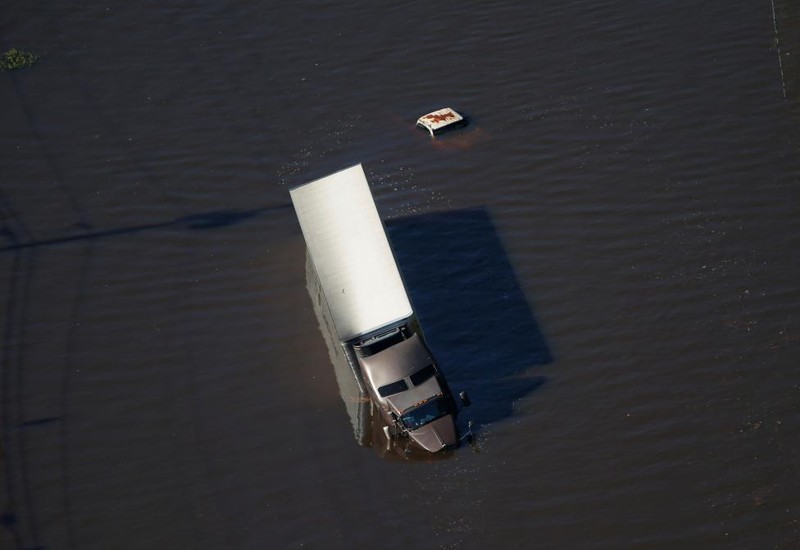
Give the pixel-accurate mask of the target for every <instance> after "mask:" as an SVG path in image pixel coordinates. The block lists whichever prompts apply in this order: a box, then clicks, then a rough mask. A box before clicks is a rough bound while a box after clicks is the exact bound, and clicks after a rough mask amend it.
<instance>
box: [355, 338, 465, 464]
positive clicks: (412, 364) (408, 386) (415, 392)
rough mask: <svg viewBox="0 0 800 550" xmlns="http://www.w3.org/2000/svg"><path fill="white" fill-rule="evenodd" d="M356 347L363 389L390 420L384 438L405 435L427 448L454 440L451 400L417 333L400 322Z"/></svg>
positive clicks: (448, 444) (442, 446)
mask: <svg viewBox="0 0 800 550" xmlns="http://www.w3.org/2000/svg"><path fill="white" fill-rule="evenodd" d="M355 350H356V357H357V358H358V364H359V367H360V369H361V372H362V375H363V377H364V381H365V383H366V386H367V390H368V391H369V393H370V396H371V398H372V400H373V402H374V403H375V404H376V405H377V407H378V409H379V410H380V413H381V416H383V418H384V420H385V421H386V423H387V424H388V426H387V428H388V429H387V430H385V432H386V435H387V438H389V437H391V436H397V435H407V436H408V437H409V438H410V439H411V440H412V441H413V442H415V443H416V444H417V445H419V446H420V447H422V448H423V449H425V450H427V451H429V452H437V451H440V450H442V449H447V448H453V447H456V446H457V445H458V435H457V431H456V423H455V417H456V414H457V412H458V409H457V406H456V403H455V400H454V399H453V396H452V394H451V393H450V388H449V387H448V385H447V382H446V380H445V378H444V376H443V374H442V373H441V371H440V370H439V367H438V366H437V364H436V361H435V360H434V358H433V355H432V354H431V352H430V350H429V349H428V347H427V346H426V345H425V342H424V340H423V339H422V337H421V336H420V334H418V333H415V332H414V333H412V332H411V329H410V328H409V327H408V326H407V325H404V326H401V327H397V328H395V329H393V330H391V331H388V332H386V333H383V334H379V335H377V336H374V337H372V338H370V339H368V340H365V341H363V342H362V343H361V344H360V345H358V346H356V347H355ZM461 397H462V401H464V403H465V404H467V401H468V399H467V398H466V395H465V394H462V396H461Z"/></svg>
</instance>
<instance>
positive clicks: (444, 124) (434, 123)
mask: <svg viewBox="0 0 800 550" xmlns="http://www.w3.org/2000/svg"><path fill="white" fill-rule="evenodd" d="M466 123H467V121H466V119H465V118H464V117H463V116H461V115H460V114H458V113H457V112H456V111H454V110H453V109H451V108H450V107H445V108H444V109H439V110H438V111H433V112H432V113H428V114H427V115H422V116H421V117H419V119H418V120H417V126H419V127H420V128H425V129H426V130H428V132H430V134H431V136H435V135H436V134H440V133H442V132H444V131H445V130H452V129H453V128H458V127H459V126H464V125H466Z"/></svg>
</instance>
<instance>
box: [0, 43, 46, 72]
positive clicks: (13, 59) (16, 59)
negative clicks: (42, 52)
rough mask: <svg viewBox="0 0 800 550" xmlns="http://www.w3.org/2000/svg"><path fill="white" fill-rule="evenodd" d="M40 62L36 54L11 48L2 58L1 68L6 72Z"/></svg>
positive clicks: (0, 61) (0, 58) (0, 60)
mask: <svg viewBox="0 0 800 550" xmlns="http://www.w3.org/2000/svg"><path fill="white" fill-rule="evenodd" d="M38 60H39V56H37V55H36V54H33V53H30V52H26V51H23V50H18V49H17V48H11V49H10V50H8V51H7V52H6V53H4V54H3V55H2V57H0V67H2V68H3V69H5V70H6V71H13V70H15V69H24V68H25V67H30V66H31V65H33V64H34V63H36V62H37V61H38Z"/></svg>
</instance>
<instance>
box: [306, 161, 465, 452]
mask: <svg viewBox="0 0 800 550" xmlns="http://www.w3.org/2000/svg"><path fill="white" fill-rule="evenodd" d="M290 195H291V198H292V203H293V204H294V208H295V211H296V213H297V219H298V221H299V222H300V228H301V229H302V232H303V237H304V238H305V241H306V247H307V254H306V279H307V283H308V290H309V294H310V295H311V299H312V301H313V302H314V309H315V312H316V313H317V317H318V319H319V320H320V328H321V330H322V332H323V336H324V338H325V340H326V342H327V344H328V350H329V353H330V355H331V360H332V362H333V364H334V370H335V372H336V378H337V382H338V383H339V388H340V392H341V394H342V397H343V399H344V401H345V405H346V407H347V410H348V413H349V415H350V419H351V422H352V423H353V429H354V431H355V434H356V438H357V439H358V441H359V443H361V444H367V443H368V442H369V440H370V439H371V438H370V435H369V434H370V425H371V423H372V422H374V421H375V420H376V419H375V418H374V416H375V414H376V411H377V412H378V413H379V414H380V417H381V418H382V420H383V427H382V430H381V431H382V433H383V435H384V437H385V438H386V440H387V444H391V441H392V440H395V439H398V438H408V440H409V441H410V442H412V443H413V444H416V445H417V446H419V447H421V448H422V449H424V450H426V451H428V452H437V451H440V450H442V449H448V448H453V447H455V446H457V445H458V441H459V436H458V433H457V424H456V416H457V414H458V410H459V408H460V407H459V405H458V404H457V403H456V400H455V399H454V397H453V395H452V394H451V392H450V389H449V387H448V385H447V381H446V380H445V377H444V374H443V373H442V371H441V370H440V368H439V365H438V364H437V362H436V360H435V359H434V357H433V354H432V353H431V351H430V349H429V348H428V346H427V344H426V343H425V339H424V337H423V335H422V331H421V329H420V326H419V322H418V321H417V317H416V315H415V314H414V310H413V308H412V307H411V302H410V300H409V298H408V293H407V292H406V288H405V286H404V284H403V280H402V278H401V276H400V272H399V270H398V268H397V263H396V262H395V258H394V255H393V254H392V250H391V247H390V246H389V241H388V239H387V238H386V231H385V229H384V227H383V224H382V222H381V219H380V216H379V215H378V210H377V208H376V207H375V201H374V200H373V198H372V193H371V192H370V189H369V184H368V182H367V178H366V176H365V174H364V170H363V168H362V167H361V165H360V164H358V165H355V166H352V167H350V168H347V169H345V170H342V171H340V172H336V173H335V174H332V175H330V176H327V177H324V178H321V179H318V180H315V181H312V182H311V183H307V184H305V185H301V186H299V187H295V188H293V189H291V190H290ZM459 397H460V401H461V404H463V405H468V404H469V398H468V397H467V396H466V394H465V393H464V392H462V393H461V394H460V396H459Z"/></svg>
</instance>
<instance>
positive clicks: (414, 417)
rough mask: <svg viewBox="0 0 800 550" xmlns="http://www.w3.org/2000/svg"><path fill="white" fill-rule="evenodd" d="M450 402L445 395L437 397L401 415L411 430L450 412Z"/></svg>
mask: <svg viewBox="0 0 800 550" xmlns="http://www.w3.org/2000/svg"><path fill="white" fill-rule="evenodd" d="M447 405H448V402H447V400H446V399H445V398H444V396H441V395H440V396H439V397H436V398H435V399H431V400H430V401H426V402H425V403H423V404H422V405H420V406H419V407H417V408H416V409H412V410H410V411H408V412H407V413H405V414H404V415H403V416H401V417H400V420H402V422H403V424H404V425H405V427H406V428H408V429H409V430H416V429H417V428H419V427H420V426H424V425H425V424H427V423H428V422H433V421H434V420H436V419H437V418H439V417H441V416H444V415H446V414H449V413H450V408H449V407H448V406H447Z"/></svg>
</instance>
